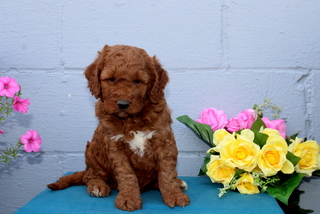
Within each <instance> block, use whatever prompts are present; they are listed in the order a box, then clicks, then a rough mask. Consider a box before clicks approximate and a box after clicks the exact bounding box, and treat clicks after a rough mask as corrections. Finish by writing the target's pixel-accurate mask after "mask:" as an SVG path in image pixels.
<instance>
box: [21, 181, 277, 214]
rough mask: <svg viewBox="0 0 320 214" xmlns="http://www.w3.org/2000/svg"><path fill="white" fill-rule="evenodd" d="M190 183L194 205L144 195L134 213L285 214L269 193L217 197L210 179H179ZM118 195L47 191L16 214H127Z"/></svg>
mask: <svg viewBox="0 0 320 214" xmlns="http://www.w3.org/2000/svg"><path fill="white" fill-rule="evenodd" d="M180 178H182V179H183V180H185V181H186V182H187V183H188V186H189V188H188V190H187V191H186V194H187V195H188V196H189V197H190V200H191V203H190V205H189V206H186V207H174V208H169V207H167V206H166V205H165V204H164V203H163V202H162V198H161V194H160V192H159V191H156V190H152V191H148V192H144V193H142V195H141V197H142V200H143V206H142V210H136V211H134V212H133V213H134V214H139V213H148V214H151V213H166V214H167V213H219V214H220V213H222V214H223V213H227V214H230V213H237V214H240V213H241V214H245V213H259V214H263V213H268V214H270V213H272V214H277V213H283V211H282V210H281V208H280V207H279V206H278V204H277V202H276V200H275V199H274V198H272V197H271V196H269V195H268V194H266V193H260V194H254V195H243V194H240V193H238V192H232V191H231V192H228V193H227V194H225V195H224V196H222V197H221V198H219V197H218V194H219V189H218V188H221V187H222V186H221V185H220V184H212V183H211V181H210V179H209V178H208V177H180ZM116 195H117V191H115V190H112V192H111V194H110V196H108V197H106V198H95V197H91V196H90V195H89V194H88V193H87V191H86V187H85V186H73V187H69V188H67V189H65V190H59V191H52V190H50V189H48V188H47V189H45V190H44V191H43V192H41V193H40V194H39V195H37V196H36V197H34V198H33V199H32V200H31V201H30V202H29V203H28V204H26V205H25V206H23V207H21V208H20V209H18V210H17V211H16V212H15V214H53V213H54V214H75V213H76V214H81V213H85V214H87V213H88V214H91V213H92V214H93V213H94V214H100V213H122V214H123V213H128V212H126V211H122V210H118V209H116V208H115V206H114V200H115V197H116Z"/></svg>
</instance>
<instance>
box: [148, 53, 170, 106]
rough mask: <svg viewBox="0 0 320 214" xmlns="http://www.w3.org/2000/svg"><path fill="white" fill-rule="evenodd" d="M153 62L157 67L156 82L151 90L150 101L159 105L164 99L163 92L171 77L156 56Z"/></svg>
mask: <svg viewBox="0 0 320 214" xmlns="http://www.w3.org/2000/svg"><path fill="white" fill-rule="evenodd" d="M152 60H153V62H154V65H155V81H154V84H153V86H152V88H151V93H150V100H151V102H152V103H158V102H159V101H160V100H161V99H163V98H164V92H163V90H164V88H165V87H166V85H167V83H168V82H169V77H168V73H167V71H166V70H164V69H163V68H162V67H161V64H160V62H159V61H158V59H157V58H156V57H155V56H154V57H153V58H152Z"/></svg>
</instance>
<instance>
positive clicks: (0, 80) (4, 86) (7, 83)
mask: <svg viewBox="0 0 320 214" xmlns="http://www.w3.org/2000/svg"><path fill="white" fill-rule="evenodd" d="M19 90H20V86H19V84H18V83H17V82H16V80H15V79H13V78H11V77H8V76H6V77H0V96H7V97H13V96H14V94H15V93H17V92H18V91H19Z"/></svg>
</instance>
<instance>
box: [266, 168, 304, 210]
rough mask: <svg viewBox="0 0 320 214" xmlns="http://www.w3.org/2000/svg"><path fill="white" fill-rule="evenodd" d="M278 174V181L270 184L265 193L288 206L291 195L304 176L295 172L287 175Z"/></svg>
mask: <svg viewBox="0 0 320 214" xmlns="http://www.w3.org/2000/svg"><path fill="white" fill-rule="evenodd" d="M279 174H280V175H279V178H280V181H279V182H277V183H274V184H272V186H271V187H268V189H267V192H268V194H269V195H271V196H272V197H274V198H276V199H278V200H279V201H281V202H282V203H284V204H285V205H287V206H288V202H289V197H290V195H291V193H292V192H293V190H294V189H295V188H296V187H297V186H298V185H299V184H300V182H301V179H302V178H303V177H304V175H303V174H301V173H296V172H294V173H292V174H289V175H285V174H281V173H279Z"/></svg>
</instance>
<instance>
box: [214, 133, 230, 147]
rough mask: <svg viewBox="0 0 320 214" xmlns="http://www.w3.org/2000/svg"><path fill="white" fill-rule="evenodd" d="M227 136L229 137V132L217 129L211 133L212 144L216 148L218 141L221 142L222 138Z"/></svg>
mask: <svg viewBox="0 0 320 214" xmlns="http://www.w3.org/2000/svg"><path fill="white" fill-rule="evenodd" d="M227 135H231V134H230V133H229V132H227V131H226V130H225V129H218V130H217V131H215V132H214V133H213V143H214V145H216V146H218V145H219V143H220V141H222V140H223V138H224V137H225V136H227Z"/></svg>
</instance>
